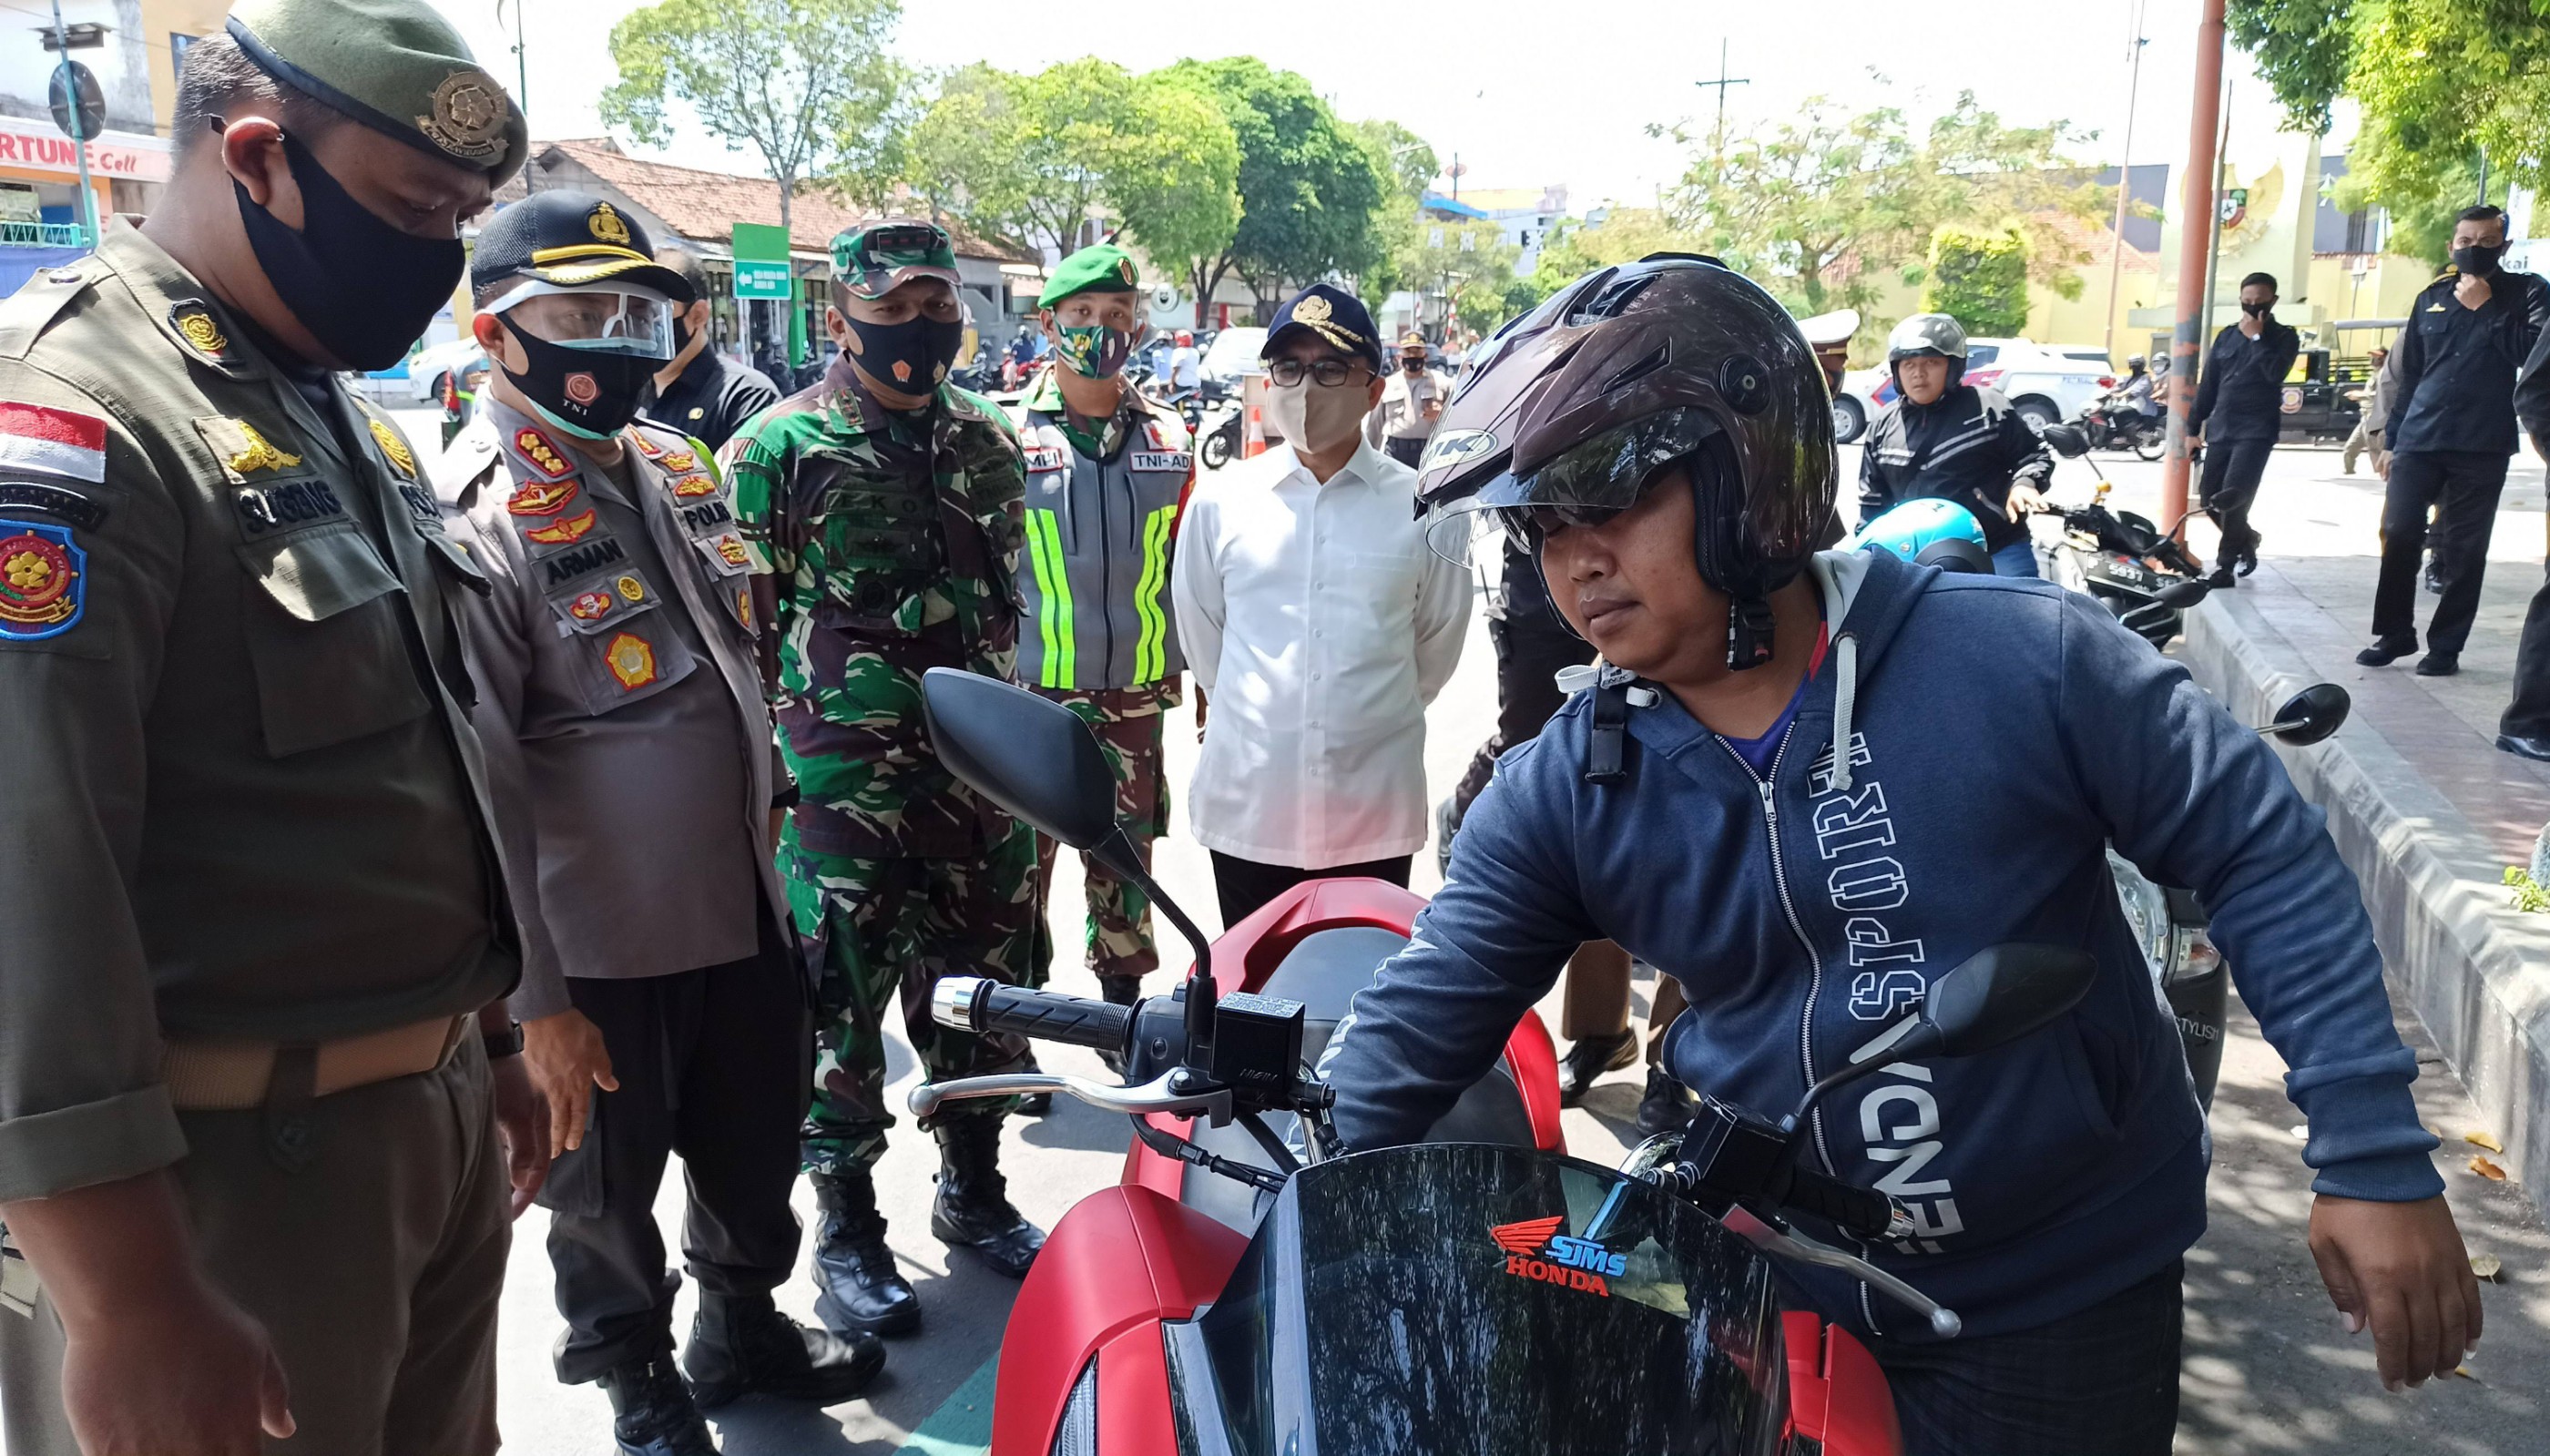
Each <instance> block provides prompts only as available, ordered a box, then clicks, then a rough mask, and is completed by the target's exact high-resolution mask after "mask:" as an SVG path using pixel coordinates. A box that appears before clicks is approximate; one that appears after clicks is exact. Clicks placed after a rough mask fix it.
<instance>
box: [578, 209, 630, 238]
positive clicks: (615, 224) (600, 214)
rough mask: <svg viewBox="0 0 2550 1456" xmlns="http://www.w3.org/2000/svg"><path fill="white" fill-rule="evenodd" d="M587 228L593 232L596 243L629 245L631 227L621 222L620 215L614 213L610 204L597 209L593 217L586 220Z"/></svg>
mask: <svg viewBox="0 0 2550 1456" xmlns="http://www.w3.org/2000/svg"><path fill="white" fill-rule="evenodd" d="M585 226H586V227H587V228H590V229H591V230H592V231H593V237H594V241H596V242H598V243H618V244H619V245H620V246H622V247H627V246H628V245H629V225H628V224H627V223H625V222H622V221H621V220H620V214H618V213H616V212H614V211H612V209H611V204H610V203H607V202H606V203H603V204H601V205H600V206H598V207H596V208H595V209H594V210H593V216H592V217H590V218H587V219H586V220H585Z"/></svg>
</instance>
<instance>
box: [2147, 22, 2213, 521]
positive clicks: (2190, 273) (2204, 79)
mask: <svg viewBox="0 0 2550 1456" xmlns="http://www.w3.org/2000/svg"><path fill="white" fill-rule="evenodd" d="M2222 29H2223V28H2222V0H2205V15H2204V18H2203V19H2202V20H2200V21H2199V22H2198V23H2197V27H2196V76H2195V81H2196V88H2195V89H2196V94H2195V96H2194V97H2193V98H2192V99H2191V104H2190V105H2189V107H2188V113H2189V115H2188V123H2187V167H2186V170H2185V171H2184V172H2183V173H2181V175H2180V177H2179V204H2178V208H2179V229H2178V324H2177V328H2176V330H2175V331H2174V333H2173V334H2172V337H2171V339H2170V346H2169V360H2170V362H2169V453H2168V454H2167V455H2166V456H2164V457H2163V463H2162V465H2161V488H2160V513H2161V519H2162V520H2163V521H2169V522H2175V523H2178V524H2177V526H2175V527H2173V530H2179V529H2183V528H2184V526H2185V523H2186V520H2187V475H2188V460H2187V415H2188V411H2189V410H2190V409H2192V408H2193V407H2194V406H2195V404H2196V360H2197V355H2198V353H2199V351H2200V349H2201V348H2202V341H2201V340H2200V339H2199V337H2198V331H2199V330H2200V329H2201V328H2202V327H2203V325H2202V320H2203V318H2204V316H2205V312H2206V305H2207V303H2209V302H2210V300H2209V299H2208V298H2207V297H2206V289H2205V285H2206V275H2207V271H2208V269H2207V266H2206V264H2207V260H2208V259H2209V258H2210V257H2211V255H2212V251H2213V233H2214V221H2215V220H2214V175H2213V168H2214V164H2215V161H2216V156H2215V150H2214V148H2215V145H2216V143H2215V137H2214V129H2215V128H2216V127H2217V126H2218V125H2219V124H2220V122H2221V119H2222Z"/></svg>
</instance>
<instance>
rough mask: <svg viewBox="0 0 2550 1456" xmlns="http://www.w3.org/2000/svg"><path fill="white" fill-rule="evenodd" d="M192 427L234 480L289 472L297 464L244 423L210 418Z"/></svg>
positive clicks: (294, 458) (289, 453)
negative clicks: (220, 459) (271, 471)
mask: <svg viewBox="0 0 2550 1456" xmlns="http://www.w3.org/2000/svg"><path fill="white" fill-rule="evenodd" d="M195 428H196V429H197V431H199V432H200V433H201V434H202V435H203V437H204V442H205V443H206V444H209V445H211V446H212V447H213V453H214V454H217V455H219V456H221V457H222V464H223V465H225V466H226V467H228V468H229V470H230V473H231V475H232V476H233V477H234V478H237V479H241V480H245V479H246V478H247V477H248V476H249V475H251V474H253V473H255V472H256V471H259V470H289V469H291V468H292V467H293V466H295V465H298V464H300V463H301V457H300V456H299V455H296V454H294V453H292V451H290V450H285V449H277V448H276V447H275V446H274V445H273V444H271V443H269V442H268V441H267V440H266V437H264V436H262V435H260V434H258V433H257V429H256V427H255V426H253V425H250V424H249V423H247V422H246V421H245V420H234V419H231V418H230V417H229V416H227V415H213V416H208V417H206V418H204V419H201V420H197V421H196V422H195Z"/></svg>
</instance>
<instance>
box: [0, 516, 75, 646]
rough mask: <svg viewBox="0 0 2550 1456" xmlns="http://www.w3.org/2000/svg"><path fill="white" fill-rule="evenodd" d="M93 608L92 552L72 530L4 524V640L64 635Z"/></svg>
mask: <svg viewBox="0 0 2550 1456" xmlns="http://www.w3.org/2000/svg"><path fill="white" fill-rule="evenodd" d="M87 604H88V552H86V551H83V550H81V549H80V547H79V542H78V541H77V540H76V539H74V538H73V536H72V534H71V529H70V528H69V527H67V526H52V525H48V524H45V523H42V522H36V521H11V520H0V641H12V642H39V641H43V640H44V639H45V638H47V637H57V636H60V635H61V634H62V633H63V632H66V631H70V630H71V629H72V628H74V627H76V626H78V625H79V620H80V612H81V610H82V609H83V608H84V607H86V606H87Z"/></svg>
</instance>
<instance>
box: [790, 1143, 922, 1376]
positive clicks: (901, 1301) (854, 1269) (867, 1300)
mask: <svg viewBox="0 0 2550 1456" xmlns="http://www.w3.org/2000/svg"><path fill="white" fill-rule="evenodd" d="M809 1176H810V1180H811V1181H812V1182H813V1183H814V1185H815V1206H816V1207H817V1208H819V1209H821V1210H823V1217H822V1218H821V1220H820V1221H818V1222H817V1223H816V1225H815V1283H816V1285H817V1287H819V1288H821V1289H822V1290H823V1293H822V1294H820V1295H818V1296H816V1298H815V1312H816V1314H817V1315H819V1316H821V1317H822V1319H823V1321H824V1323H825V1324H826V1325H828V1326H830V1327H831V1328H832V1329H834V1331H836V1332H838V1333H841V1334H850V1335H859V1334H910V1333H912V1332H913V1331H914V1330H916V1329H919V1328H920V1327H921V1300H920V1297H919V1296H917V1295H915V1294H914V1293H913V1292H912V1283H911V1281H909V1280H907V1279H905V1278H904V1277H903V1274H902V1272H901V1271H899V1270H897V1269H896V1268H895V1267H894V1251H893V1250H891V1249H888V1248H887V1247H886V1246H885V1216H884V1215H883V1214H881V1213H878V1212H877V1206H876V1182H875V1180H874V1178H873V1176H872V1175H871V1174H870V1172H869V1170H867V1169H865V1168H861V1169H860V1170H858V1171H857V1172H855V1173H816V1174H812V1175H809Z"/></svg>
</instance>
